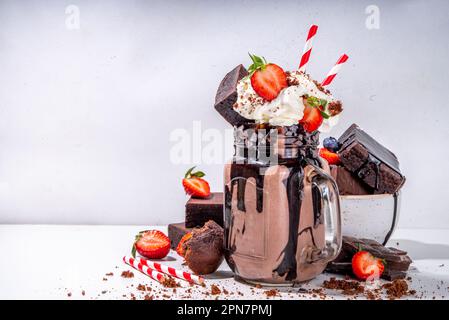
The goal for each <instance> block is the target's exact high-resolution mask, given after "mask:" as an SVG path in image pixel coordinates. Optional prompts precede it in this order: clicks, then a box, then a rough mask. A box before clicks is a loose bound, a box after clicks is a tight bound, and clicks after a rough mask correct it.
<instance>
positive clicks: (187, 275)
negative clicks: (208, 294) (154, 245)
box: [136, 258, 204, 285]
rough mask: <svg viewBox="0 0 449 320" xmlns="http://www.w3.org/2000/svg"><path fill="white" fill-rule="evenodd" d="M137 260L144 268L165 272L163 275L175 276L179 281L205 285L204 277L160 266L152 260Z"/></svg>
mask: <svg viewBox="0 0 449 320" xmlns="http://www.w3.org/2000/svg"><path fill="white" fill-rule="evenodd" d="M136 260H137V261H138V262H139V263H140V264H142V265H144V266H147V267H149V268H151V269H154V270H157V271H159V272H163V273H165V274H168V275H170V276H173V277H175V278H178V279H181V280H185V281H188V282H193V283H196V284H199V285H203V284H204V279H203V278H202V277H200V276H197V275H194V274H190V273H188V272H185V271H180V270H177V269H175V268H172V267H168V266H165V265H163V264H160V263H158V262H154V261H150V260H147V259H143V258H136Z"/></svg>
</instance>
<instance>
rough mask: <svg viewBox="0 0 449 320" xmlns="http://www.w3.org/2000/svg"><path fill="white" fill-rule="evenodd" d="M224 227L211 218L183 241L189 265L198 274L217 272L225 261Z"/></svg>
mask: <svg viewBox="0 0 449 320" xmlns="http://www.w3.org/2000/svg"><path fill="white" fill-rule="evenodd" d="M223 238H224V232H223V228H222V227H220V226H219V225H218V224H217V223H216V222H214V221H212V220H210V221H208V222H206V224H205V225H204V226H203V227H202V228H196V229H193V230H192V237H191V238H189V239H188V240H187V241H186V242H184V243H183V249H184V251H185V257H184V258H185V261H186V264H187V266H188V267H189V268H190V269H191V270H192V271H193V272H194V273H196V274H209V273H212V272H215V271H216V270H217V269H218V267H219V266H220V264H221V263H222V262H223V251H224V248H223V240H224V239H223Z"/></svg>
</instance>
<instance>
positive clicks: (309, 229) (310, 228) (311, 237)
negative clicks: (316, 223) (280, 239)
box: [298, 227, 317, 247]
mask: <svg viewBox="0 0 449 320" xmlns="http://www.w3.org/2000/svg"><path fill="white" fill-rule="evenodd" d="M304 232H308V233H309V234H310V239H311V240H312V244H313V245H314V246H315V247H317V245H316V242H315V237H314V235H313V229H312V227H307V228H304V229H302V230H301V231H300V232H299V233H298V237H299V236H300V235H302V234H303V233H304Z"/></svg>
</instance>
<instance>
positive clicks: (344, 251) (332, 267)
mask: <svg viewBox="0 0 449 320" xmlns="http://www.w3.org/2000/svg"><path fill="white" fill-rule="evenodd" d="M359 248H362V250H365V251H368V252H370V253H371V254H372V255H373V256H375V257H377V258H380V259H384V260H385V262H386V263H385V270H384V272H383V274H382V276H381V278H383V279H386V280H390V281H391V280H395V279H404V278H405V276H406V275H407V270H408V268H409V266H410V264H411V263H412V260H411V259H410V257H409V256H408V255H407V252H405V251H402V250H399V249H395V248H387V247H384V246H383V245H381V244H380V243H379V242H377V241H374V240H370V239H356V238H353V237H348V236H344V237H343V244H342V248H341V251H340V254H339V255H338V257H337V258H336V259H335V260H334V261H333V262H331V263H329V264H328V265H327V268H326V271H327V272H331V273H338V274H343V275H351V274H352V266H351V260H352V257H353V256H354V254H356V253H357V252H358V251H359Z"/></svg>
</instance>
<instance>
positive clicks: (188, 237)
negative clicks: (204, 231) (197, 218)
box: [176, 232, 192, 257]
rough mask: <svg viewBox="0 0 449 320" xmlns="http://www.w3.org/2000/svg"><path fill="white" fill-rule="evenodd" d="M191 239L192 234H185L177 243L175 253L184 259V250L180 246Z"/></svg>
mask: <svg viewBox="0 0 449 320" xmlns="http://www.w3.org/2000/svg"><path fill="white" fill-rule="evenodd" d="M191 237H192V233H191V232H189V233H186V234H185V235H184V236H183V237H182V238H181V241H179V243H178V246H177V247H176V252H177V253H178V254H179V255H180V256H181V257H184V255H185V254H186V253H185V252H184V249H183V247H182V245H183V244H184V242H186V241H187V240H189V239H190V238H191Z"/></svg>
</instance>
